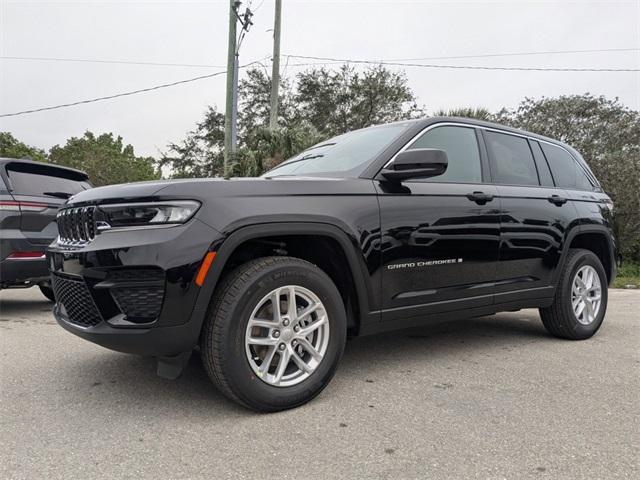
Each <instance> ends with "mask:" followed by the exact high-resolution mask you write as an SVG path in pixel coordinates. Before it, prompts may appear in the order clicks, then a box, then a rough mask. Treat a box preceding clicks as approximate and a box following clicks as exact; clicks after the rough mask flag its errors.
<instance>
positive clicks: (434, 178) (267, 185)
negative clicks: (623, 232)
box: [48, 117, 618, 411]
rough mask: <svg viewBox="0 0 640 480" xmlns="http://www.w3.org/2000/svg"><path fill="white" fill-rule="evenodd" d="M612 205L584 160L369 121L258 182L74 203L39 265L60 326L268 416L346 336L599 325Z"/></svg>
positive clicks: (81, 198) (568, 331)
mask: <svg viewBox="0 0 640 480" xmlns="http://www.w3.org/2000/svg"><path fill="white" fill-rule="evenodd" d="M611 211H612V203H611V200H610V199H609V197H608V196H607V195H606V194H605V193H604V192H603V191H602V189H601V188H600V185H599V184H598V181H597V180H596V178H595V177H594V175H593V173H592V172H591V171H590V170H589V167H588V166H587V164H586V163H585V161H584V160H583V159H582V157H581V156H580V154H579V153H578V152H576V151H575V150H573V149H572V148H571V147H569V146H567V145H564V144H563V143H561V142H558V141H555V140H552V139H549V138H544V137H541V136H538V135H534V134H530V133H527V132H523V131H519V130H514V129H511V128H506V127H502V126H500V125H495V124H491V123H486V122H479V121H472V120H467V119H460V118H443V117H440V118H429V119H424V120H417V121H408V122H400V123H393V124H389V125H382V126H377V127H372V128H367V129H363V130H358V131H354V132H351V133H348V134H346V135H341V136H338V137H335V138H333V139H331V140H327V141H326V142H323V143H321V144H318V145H316V146H314V147H311V148H309V149H307V150H306V151H305V152H303V153H301V154H300V155H298V156H296V157H294V158H292V159H290V160H288V161H286V162H285V163H283V164H281V165H279V166H277V167H276V168H274V169H273V170H271V171H270V172H268V173H267V174H265V175H264V176H263V177H262V178H253V179H235V180H231V181H227V180H222V179H198V180H176V181H166V182H148V183H137V184H129V185H121V186H111V187H104V188H96V189H92V190H88V191H86V192H81V193H79V194H77V195H74V196H73V197H72V198H70V199H69V202H68V204H67V205H65V207H64V208H63V209H62V210H61V211H60V213H59V214H58V225H59V229H60V237H59V238H58V240H57V242H55V243H54V244H52V246H51V248H50V253H49V255H48V258H49V262H50V265H51V269H52V281H53V285H54V290H55V295H56V299H57V304H56V306H55V308H54V312H55V316H56V318H57V320H58V322H59V323H60V325H62V326H63V327H64V328H65V329H67V330H69V331H70V332H72V333H74V334H76V335H78V336H80V337H82V338H85V339H87V340H90V341H92V342H95V343H97V344H100V345H103V346H105V347H107V348H111V349H114V350H119V351H122V352H130V353H135V354H141V355H150V356H156V357H158V359H159V363H158V373H159V374H160V375H162V376H165V377H175V376H177V375H178V374H179V373H180V371H181V369H182V367H183V366H184V364H185V362H186V360H187V359H188V358H189V356H190V355H191V352H192V350H193V349H194V348H195V347H196V346H199V347H200V352H201V355H202V358H203V361H204V365H205V367H206V369H207V371H208V373H209V375H210V377H211V378H212V380H213V381H214V382H215V383H216V384H217V385H218V387H219V388H220V389H221V390H222V392H224V393H225V394H226V395H227V396H228V397H229V398H231V399H233V400H235V401H237V402H238V403H240V404H242V405H245V406H247V407H249V408H252V409H255V410H260V411H275V410H281V409H286V408H291V407H295V406H297V405H300V404H302V403H304V402H307V401H308V400H310V399H311V398H313V397H314V396H315V395H317V394H318V393H319V392H320V391H321V390H322V389H323V388H324V386H325V385H327V383H328V382H329V380H330V379H331V377H332V376H333V374H334V372H335V371H336V368H337V366H338V363H339V361H340V357H341V355H342V351H343V348H344V345H345V339H346V338H347V334H348V333H349V334H350V335H367V334H371V333H377V332H384V331H388V330H395V329H399V328H405V327H415V326H419V325H424V324H428V323H431V322H439V321H443V320H450V319H454V318H463V317H479V316H482V315H487V314H492V313H495V312H499V311H505V310H509V311H512V310H518V309H521V308H539V309H540V312H541V317H542V321H543V323H544V326H545V327H546V328H547V330H548V331H549V332H550V333H551V334H553V335H556V336H558V337H562V338H568V339H586V338H589V337H591V336H592V335H593V334H594V333H595V332H596V331H597V330H598V328H600V325H601V324H602V321H603V319H604V315H605V311H606V307H607V285H608V284H610V283H611V281H612V280H613V278H614V277H615V275H616V260H617V258H618V254H617V248H616V240H615V238H614V235H613V233H612V230H611Z"/></svg>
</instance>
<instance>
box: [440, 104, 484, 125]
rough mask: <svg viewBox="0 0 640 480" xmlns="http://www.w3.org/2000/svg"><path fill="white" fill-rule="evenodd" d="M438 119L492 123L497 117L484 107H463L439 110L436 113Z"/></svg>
mask: <svg viewBox="0 0 640 480" xmlns="http://www.w3.org/2000/svg"><path fill="white" fill-rule="evenodd" d="M434 115H435V116H436V117H463V118H475V119H476V120H484V121H487V122H492V121H494V120H495V115H494V114H493V113H491V112H490V111H489V110H487V109H486V108H482V107H476V108H473V107H461V108H452V109H449V110H437V111H436V112H434Z"/></svg>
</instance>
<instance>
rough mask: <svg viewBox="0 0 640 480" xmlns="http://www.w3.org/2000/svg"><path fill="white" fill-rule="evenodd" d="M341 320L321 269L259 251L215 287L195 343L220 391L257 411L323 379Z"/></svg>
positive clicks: (303, 396) (334, 360) (329, 371)
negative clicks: (266, 255)
mask: <svg viewBox="0 0 640 480" xmlns="http://www.w3.org/2000/svg"><path fill="white" fill-rule="evenodd" d="M346 323H347V322H346V313H345V308H344V304H343V301H342V298H341V296H340V293H339V292H338V289H337V288H336V286H335V285H334V283H333V282H332V281H331V279H330V278H329V277H328V276H327V274H326V273H324V272H323V271H322V270H321V269H319V268H318V267H316V266H315V265H313V264H311V263H309V262H306V261H304V260H301V259H297V258H291V257H265V258H259V259H256V260H253V261H250V262H248V263H246V264H244V265H242V266H240V267H238V268H237V269H236V270H235V271H233V272H231V273H230V274H229V275H228V276H227V277H226V278H225V280H224V281H223V282H222V284H221V285H220V286H219V287H218V289H217V290H216V294H215V295H214V298H213V300H212V304H211V309H210V312H209V315H208V318H207V320H206V323H205V325H204V328H203V332H202V337H201V343H200V349H201V352H202V358H203V362H204V365H205V368H206V370H207V372H208V374H209V376H210V377H211V379H212V380H213V381H214V383H215V384H216V385H217V386H218V388H219V389H220V390H221V391H222V392H223V393H224V394H225V395H226V396H227V397H229V398H231V399H232V400H234V401H236V402H238V403H240V404H242V405H244V406H245V407H248V408H251V409H253V410H257V411H262V412H273V411H279V410H285V409H288V408H293V407H296V406H299V405H302V404H303V403H305V402H308V401H309V400H311V399H312V398H314V397H315V396H316V395H318V394H319V393H320V392H321V391H322V389H323V388H324V387H325V386H326V385H327V384H328V383H329V381H330V380H331V378H332V377H333V375H334V373H335V371H336V369H337V367H338V363H339V361H340V358H341V356H342V352H343V350H344V345H345V341H346Z"/></svg>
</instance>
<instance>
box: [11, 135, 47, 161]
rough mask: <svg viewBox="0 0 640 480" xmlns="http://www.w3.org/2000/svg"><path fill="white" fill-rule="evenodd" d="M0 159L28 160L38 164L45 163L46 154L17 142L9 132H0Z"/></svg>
mask: <svg viewBox="0 0 640 480" xmlns="http://www.w3.org/2000/svg"><path fill="white" fill-rule="evenodd" d="M0 157H5V158H18V159H22V158H28V159H30V160H37V161H39V162H46V161H47V154H46V153H45V151H44V150H41V149H39V148H35V147H30V146H29V145H27V144H25V143H23V142H21V141H19V140H18V139H17V138H15V137H14V136H13V135H11V134H10V133H9V132H0Z"/></svg>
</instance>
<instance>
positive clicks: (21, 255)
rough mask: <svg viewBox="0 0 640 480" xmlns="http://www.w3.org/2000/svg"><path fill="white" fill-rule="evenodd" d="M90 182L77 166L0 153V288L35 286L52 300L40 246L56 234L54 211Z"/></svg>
mask: <svg viewBox="0 0 640 480" xmlns="http://www.w3.org/2000/svg"><path fill="white" fill-rule="evenodd" d="M90 187H91V185H90V184H89V181H88V177H87V175H86V174H85V173H84V172H81V171H78V170H73V169H71V168H63V167H57V166H54V165H49V164H45V163H42V162H33V161H31V160H16V159H12V158H0V289H4V288H24V287H31V286H34V285H38V286H39V287H40V290H41V291H42V293H43V294H44V295H45V296H46V297H47V298H48V299H50V300H53V299H54V298H53V291H52V290H51V285H50V278H49V269H48V267H47V261H46V258H45V253H44V251H45V248H46V247H47V246H48V245H49V244H50V243H51V242H52V241H54V240H55V238H56V236H57V234H58V231H57V229H56V222H55V216H56V213H57V211H58V208H59V207H60V205H62V204H63V203H64V202H65V201H66V199H67V198H68V197H70V196H71V195H73V194H74V193H78V192H80V191H82V190H86V189H87V188H90Z"/></svg>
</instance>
